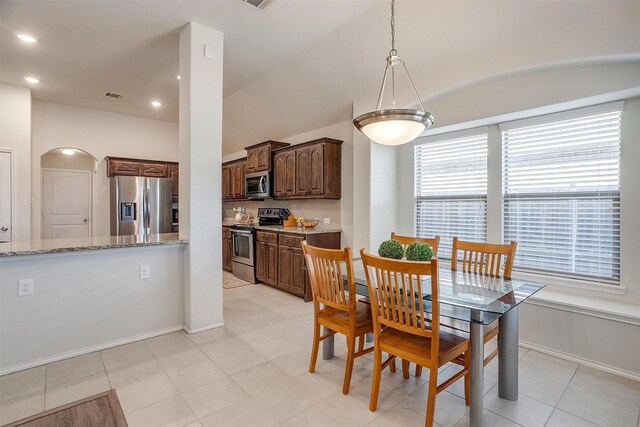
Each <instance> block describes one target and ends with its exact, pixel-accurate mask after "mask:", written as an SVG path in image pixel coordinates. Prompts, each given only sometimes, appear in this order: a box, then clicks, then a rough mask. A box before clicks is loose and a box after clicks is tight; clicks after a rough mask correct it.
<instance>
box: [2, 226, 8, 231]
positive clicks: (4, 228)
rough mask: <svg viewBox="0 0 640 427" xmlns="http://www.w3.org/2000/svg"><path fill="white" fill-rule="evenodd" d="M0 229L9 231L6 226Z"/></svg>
mask: <svg viewBox="0 0 640 427" xmlns="http://www.w3.org/2000/svg"><path fill="white" fill-rule="evenodd" d="M0 231H9V229H8V228H7V227H2V228H0Z"/></svg>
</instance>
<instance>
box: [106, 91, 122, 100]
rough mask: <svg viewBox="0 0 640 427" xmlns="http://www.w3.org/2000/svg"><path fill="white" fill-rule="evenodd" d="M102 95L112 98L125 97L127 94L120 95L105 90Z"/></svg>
mask: <svg viewBox="0 0 640 427" xmlns="http://www.w3.org/2000/svg"><path fill="white" fill-rule="evenodd" d="M104 96H106V97H107V98H113V99H125V98H126V97H127V95H122V94H121V93H115V92H105V93H104Z"/></svg>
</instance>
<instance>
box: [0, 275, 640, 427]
mask: <svg viewBox="0 0 640 427" xmlns="http://www.w3.org/2000/svg"><path fill="white" fill-rule="evenodd" d="M225 279H226V280H233V278H232V277H229V276H226V277H225ZM224 298H225V299H224V310H225V313H224V314H225V321H226V326H225V327H223V328H218V329H212V330H209V331H205V332H202V333H199V334H194V335H187V334H186V333H184V332H175V333H172V334H167V335H163V336H159V337H156V338H152V339H149V340H145V341H140V342H135V343H132V344H127V345H124V346H121V347H116V348H112V349H108V350H104V351H101V352H95V353H91V354H86V355H83V356H78V357H75V358H72V359H67V360H63V361H59V362H55V363H51V364H48V365H46V366H40V367H37V368H33V369H28V370H25V371H21V372H17V373H14V374H10V375H5V376H3V377H0V425H2V424H5V423H8V422H11V421H13V420H16V419H20V418H23V417H26V416H29V415H32V414H35V413H38V412H41V411H43V410H46V409H50V408H53V407H56V406H59V405H62V404H65V403H68V402H72V401H75V400H78V399H81V398H83V397H86V396H90V395H93V394H96V393H99V392H101V391H105V390H108V389H110V388H114V389H116V390H117V393H118V397H119V398H120V402H121V404H122V408H123V410H124V412H125V415H126V417H127V420H128V422H129V425H130V426H131V427H136V426H149V427H157V426H189V427H196V426H202V427H206V426H225V427H227V426H239V427H257V426H364V425H368V426H422V425H424V416H425V412H424V411H425V407H426V392H427V387H426V386H425V380H426V379H427V373H425V374H424V375H423V377H422V378H415V377H413V376H412V377H411V378H410V379H409V380H404V379H403V378H402V375H401V373H400V372H399V371H398V372H397V373H396V374H391V373H390V372H389V371H385V373H384V375H383V378H382V384H381V391H380V399H379V405H378V410H377V411H376V412H370V411H369V390H370V386H371V365H372V358H371V357H370V355H368V356H365V357H362V358H359V359H356V365H355V368H354V372H353V379H352V383H351V391H350V393H349V395H348V396H344V395H342V393H341V389H342V379H343V373H344V364H345V358H344V355H345V353H346V345H345V341H344V339H341V338H337V339H336V355H337V357H336V358H334V359H333V360H331V361H323V360H321V359H319V360H318V367H317V371H316V373H315V374H309V373H308V371H307V369H308V363H309V353H310V350H309V349H310V347H311V331H312V326H313V325H312V310H313V309H312V305H311V304H305V303H304V302H302V300H300V299H298V298H295V297H292V296H290V295H287V294H285V293H282V292H280V291H277V290H274V289H271V288H269V287H266V286H263V285H255V286H244V287H236V288H233V289H225V290H224ZM455 369H458V367H456V366H447V367H445V368H444V369H443V370H442V375H443V378H445V377H446V376H448V375H449V374H450V373H451V372H452V370H455ZM497 372H498V370H497V361H496V360H494V361H493V362H492V363H491V364H489V365H488V366H487V368H486V370H485V373H486V374H485V384H484V389H485V405H484V406H485V412H484V419H485V425H487V426H518V425H522V426H545V425H546V426H562V427H570V426H611V427H619V426H620V427H622V426H629V427H640V423H639V416H640V383H639V382H635V381H632V380H628V379H625V378H621V377H618V376H615V375H612V374H608V373H605V372H601V371H598V370H594V369H591V368H588V367H585V366H580V365H578V364H575V363H571V362H567V361H565V360H561V359H557V358H554V357H550V356H547V355H544V354H541V353H537V352H534V351H527V350H526V349H521V351H520V377H519V382H520V398H519V400H518V401H517V402H508V401H505V400H502V399H500V398H499V397H498V393H497V386H496V381H497ZM435 419H436V422H437V425H439V426H456V427H461V426H467V425H468V424H469V416H468V407H467V406H466V405H465V404H464V400H463V387H462V381H458V382H457V383H456V384H454V385H453V386H451V387H449V388H448V389H447V390H446V391H444V392H442V393H441V394H439V395H438V398H437V403H436V415H435Z"/></svg>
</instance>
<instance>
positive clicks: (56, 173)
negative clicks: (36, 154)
mask: <svg viewBox="0 0 640 427" xmlns="http://www.w3.org/2000/svg"><path fill="white" fill-rule="evenodd" d="M42 189H43V190H42V237H43V238H44V239H65V238H73V237H89V236H91V172H89V171H75V170H62V169H43V171H42Z"/></svg>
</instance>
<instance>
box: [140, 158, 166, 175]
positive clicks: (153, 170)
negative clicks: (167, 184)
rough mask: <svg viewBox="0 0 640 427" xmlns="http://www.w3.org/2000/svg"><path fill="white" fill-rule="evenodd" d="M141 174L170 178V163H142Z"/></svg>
mask: <svg viewBox="0 0 640 427" xmlns="http://www.w3.org/2000/svg"><path fill="white" fill-rule="evenodd" d="M140 175H142V176H149V177H154V178H168V177H169V165H168V164H166V163H150V162H144V163H140Z"/></svg>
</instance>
